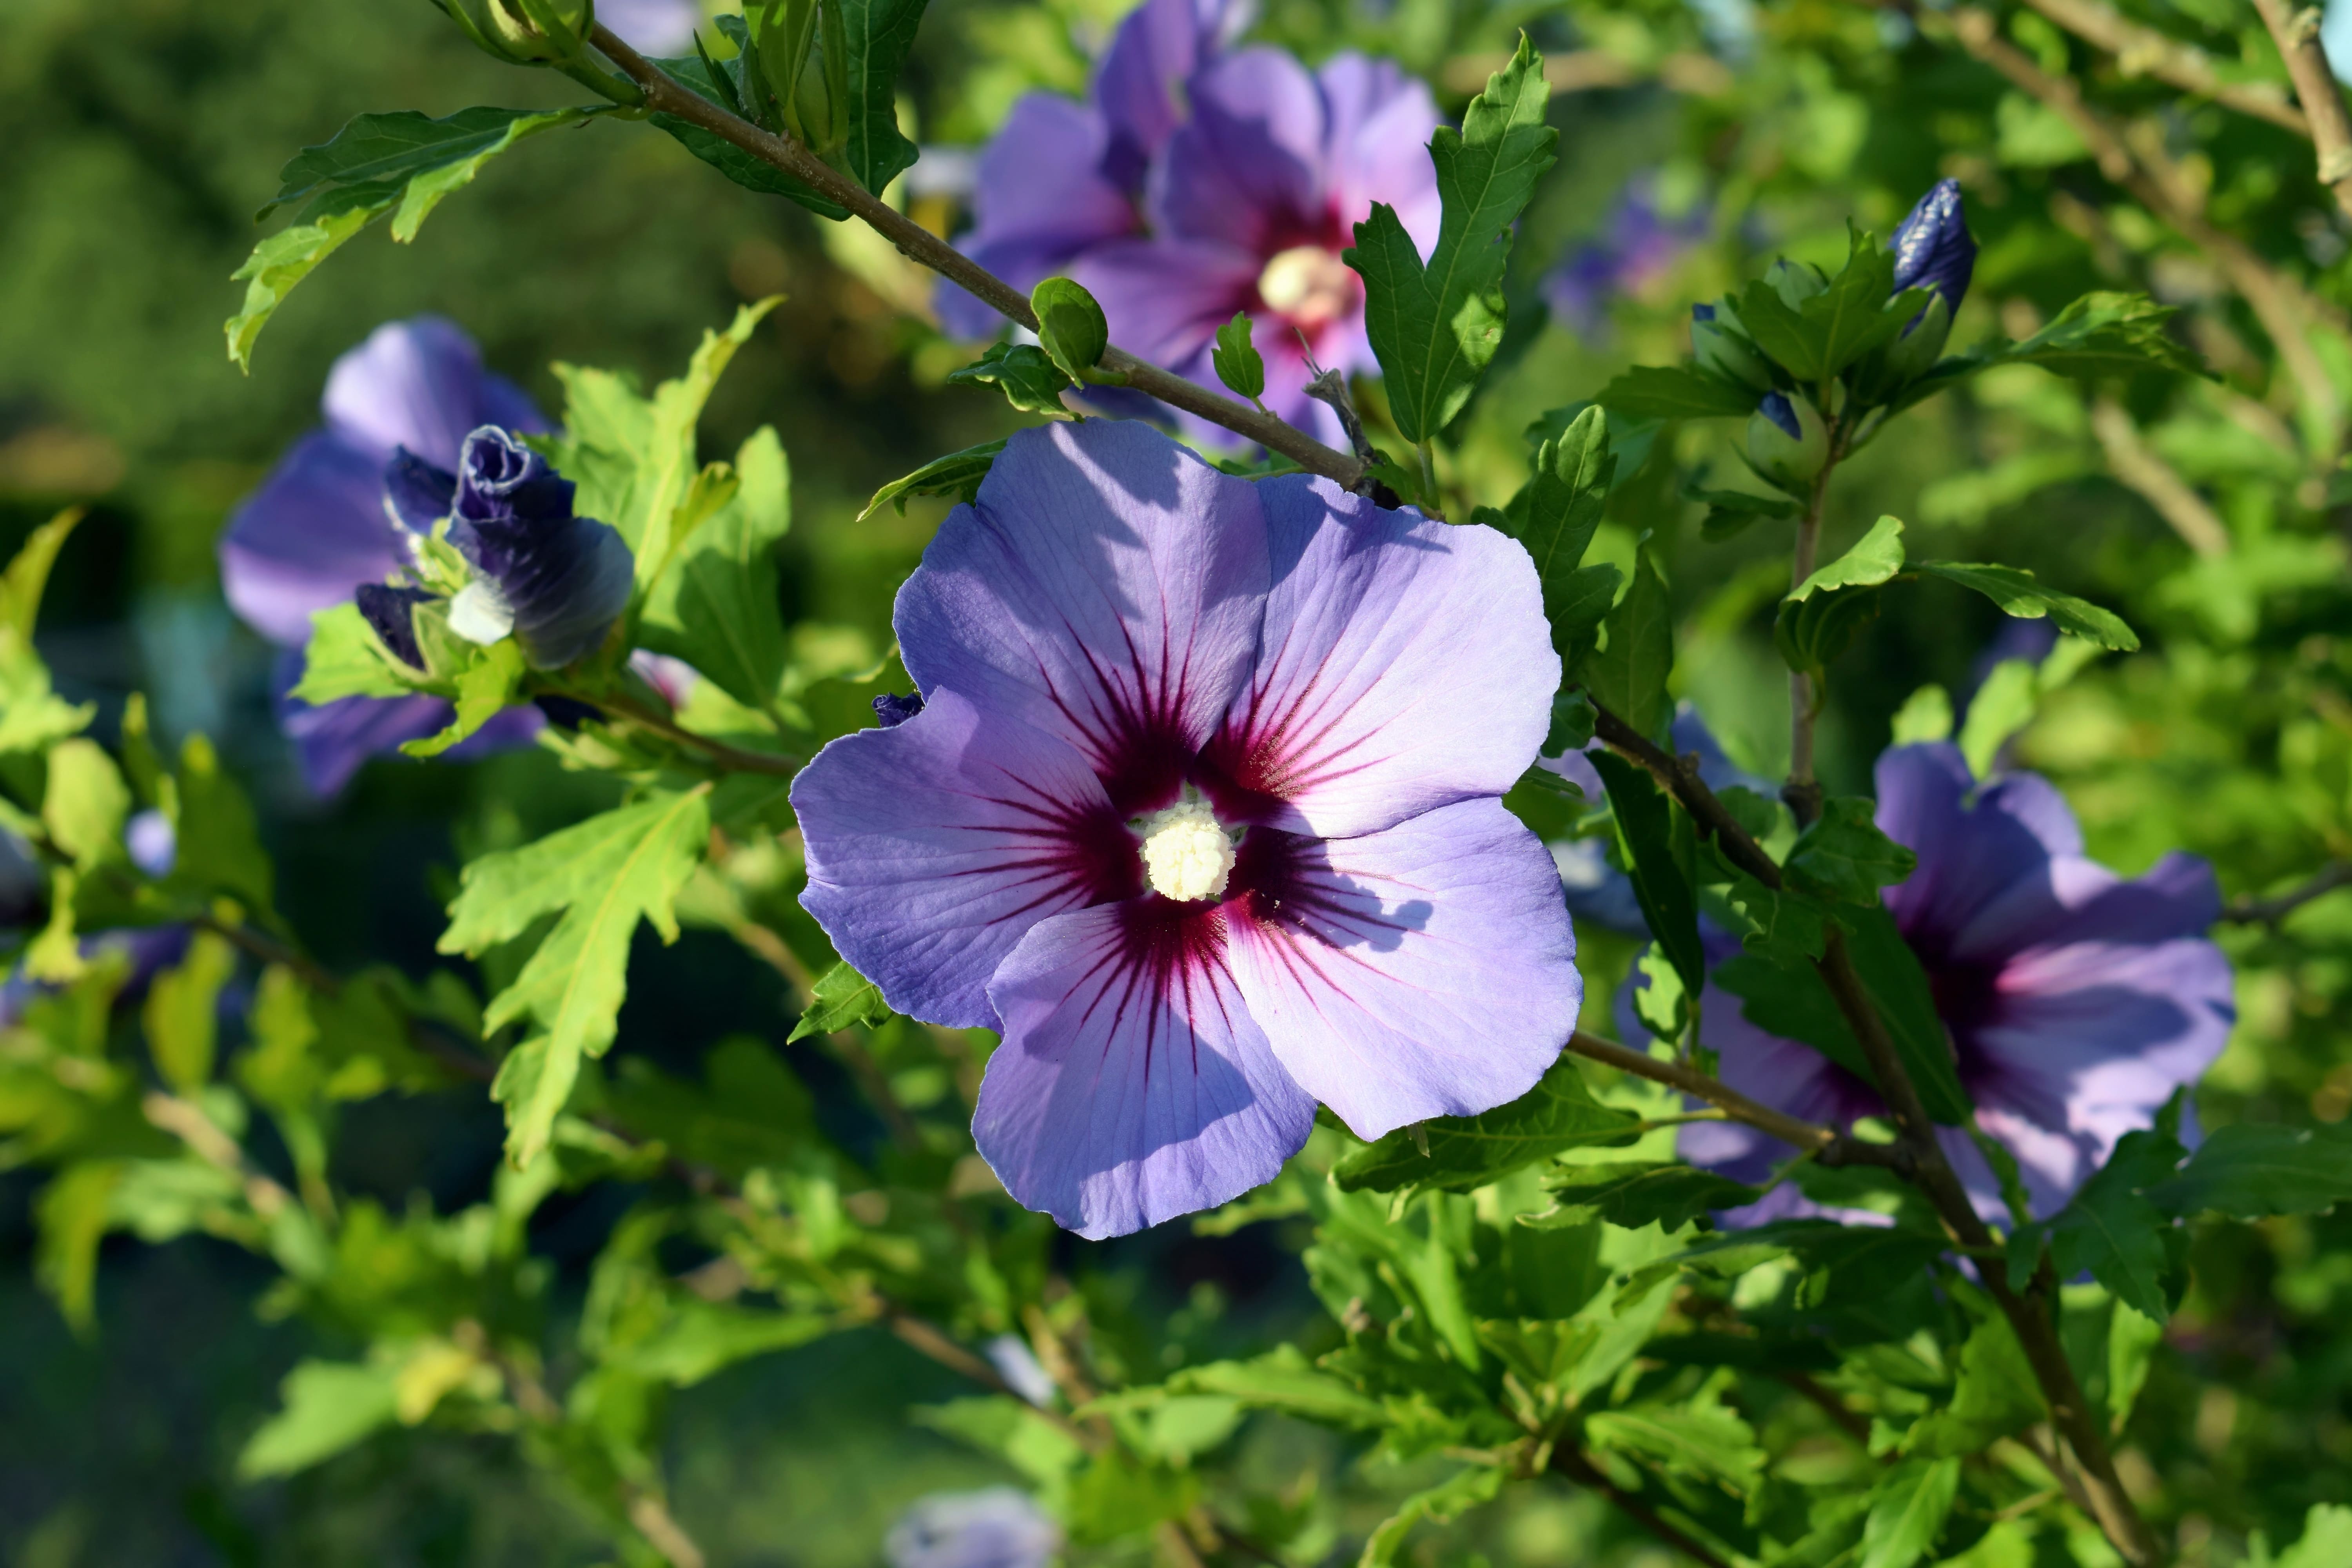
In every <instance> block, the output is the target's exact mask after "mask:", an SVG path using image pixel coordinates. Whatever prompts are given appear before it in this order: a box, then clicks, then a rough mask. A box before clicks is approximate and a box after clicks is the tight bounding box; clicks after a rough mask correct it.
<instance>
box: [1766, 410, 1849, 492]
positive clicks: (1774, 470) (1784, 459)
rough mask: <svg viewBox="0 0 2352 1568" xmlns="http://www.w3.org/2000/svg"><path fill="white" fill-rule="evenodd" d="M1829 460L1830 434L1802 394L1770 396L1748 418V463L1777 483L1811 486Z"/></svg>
mask: <svg viewBox="0 0 2352 1568" xmlns="http://www.w3.org/2000/svg"><path fill="white" fill-rule="evenodd" d="M1829 456H1830V437H1829V431H1828V430H1827V429H1826V428H1824V427H1823V426H1822V416H1821V415H1819V414H1818V413H1816V412H1815V411H1814V409H1813V405H1812V404H1811V402H1810V401H1809V400H1808V399H1807V398H1806V397H1805V395H1804V394H1802V393H1794V394H1791V393H1781V392H1768V393H1766V394H1765V395H1764V400H1763V401H1762V402H1761V403H1759V404H1758V405H1756V412H1755V413H1753V414H1751V415H1749V416H1748V461H1749V462H1751V463H1753V464H1755V465H1756V471H1757V472H1758V473H1760V474H1762V475H1763V476H1764V477H1765V478H1767V479H1771V480H1773V481H1774V482H1775V483H1778V484H1782V485H1787V486H1789V487H1790V488H1791V489H1795V488H1799V487H1801V486H1804V485H1808V484H1811V482H1812V479H1813V476H1814V475H1816V474H1818V473H1820V472H1821V471H1822V464H1823V463H1826V462H1827V461H1829Z"/></svg>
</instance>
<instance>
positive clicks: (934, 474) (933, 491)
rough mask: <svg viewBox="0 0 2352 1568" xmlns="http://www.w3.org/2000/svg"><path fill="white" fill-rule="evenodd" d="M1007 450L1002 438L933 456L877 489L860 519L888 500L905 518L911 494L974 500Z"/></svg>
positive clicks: (865, 517)
mask: <svg viewBox="0 0 2352 1568" xmlns="http://www.w3.org/2000/svg"><path fill="white" fill-rule="evenodd" d="M1003 450H1004V443H1003V440H1001V439H1000V440H995V441H982V443H981V444H980V445H979V446H977V447H965V448H964V449H963V450H962V451H961V452H950V453H949V454H948V455H947V456H946V457H944V458H932V459H931V460H930V461H929V462H928V463H925V464H924V465H923V466H922V467H921V468H917V469H916V470H915V471H914V472H913V473H911V474H908V476H906V477H905V478H904V479H892V480H891V481H890V482H889V483H888V484H887V485H884V486H883V487H882V488H881V489H878V490H876V491H875V492H874V499H873V500H870V501H867V502H866V510H864V511H861V512H859V513H858V514H857V521H860V522H864V521H866V519H867V518H869V517H872V516H873V515H874V514H875V513H876V512H877V511H880V510H882V503H883V502H885V501H888V502H889V503H890V504H891V505H893V506H895V507H897V508H898V515H900V516H901V517H904V516H905V515H906V513H907V498H908V497H909V496H953V497H955V499H956V500H959V501H970V500H971V499H972V498H973V497H975V496H977V495H979V494H980V481H981V480H982V479H986V478H988V470H989V469H990V468H992V467H993V466H994V465H995V462H996V458H997V454H999V453H1000V452H1003Z"/></svg>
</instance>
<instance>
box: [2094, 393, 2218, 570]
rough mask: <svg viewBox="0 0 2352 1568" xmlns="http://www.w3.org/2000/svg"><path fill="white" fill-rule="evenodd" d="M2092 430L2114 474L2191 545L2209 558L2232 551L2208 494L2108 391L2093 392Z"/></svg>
mask: <svg viewBox="0 0 2352 1568" xmlns="http://www.w3.org/2000/svg"><path fill="white" fill-rule="evenodd" d="M2091 432H2092V434H2093V435H2095V436H2096V437H2098V438H2099V445H2100V447H2102V448H2104V449H2105V452H2106V454H2107V467H2109V468H2113V469H2114V470H2115V473H2116V478H2117V479H2121V480H2122V481H2123V482H2124V483H2125V484H2126V485H2128V486H2130V487H2131V488H2132V489H2135V490H2137V491H2138V492H2139V495H2140V499H2141V500H2145V501H2147V504H2148V505H2150V506H2152V507H2154V508H2155V509H2156V514H2157V515H2158V517H2160V518H2162V519H2164V521H2166V522H2168V523H2170V524H2171V525H2172V531H2173V532H2175V533H2177V534H2179V535H2180V537H2181V540H2182V542H2184V543H2186V544H2187V545H2188V546H2189V549H2191V550H2194V551H2195V552H2197V553H2198V554H2199V555H2200V556H2201V557H2202V558H2204V559H2205V560H2208V561H2212V560H2217V559H2219V558H2220V557H2221V556H2224V555H2227V554H2228V553H2229V552H2230V533H2229V530H2227V529H2226V528H2224V527H2223V526H2222V525H2221V519H2220V518H2219V517H2217V516H2215V515H2214V512H2213V509H2212V508H2211V507H2210V506H2207V505H2206V504H2205V498H2204V497H2203V496H2200V495H2199V494H2198V493H2197V492H2196V491H2195V490H2193V489H2190V488H2189V481H2188V480H2186V479H2182V478H2181V477H2180V475H2179V472H2178V471H2176V470H2175V469H2174V468H2173V467H2172V465H2171V464H2169V463H2168V462H2166V461H2165V460H2164V459H2163V458H2159V457H2158V456H2157V455H2156V453H2155V452H2153V451H2152V450H2150V449H2149V447H2148V445H2147V442H2145V441H2143V440H2141V439H2140V435H2139V426H2137V425H2135V424H2134V423H2132V416H2130V414H2128V413H2126V411H2125V409H2124V405H2122V404H2120V403H2117V402H2116V400H2115V399H2114V398H2112V397H2108V396H2105V395H2102V396H2098V397H2095V398H2093V399H2092V400H2091Z"/></svg>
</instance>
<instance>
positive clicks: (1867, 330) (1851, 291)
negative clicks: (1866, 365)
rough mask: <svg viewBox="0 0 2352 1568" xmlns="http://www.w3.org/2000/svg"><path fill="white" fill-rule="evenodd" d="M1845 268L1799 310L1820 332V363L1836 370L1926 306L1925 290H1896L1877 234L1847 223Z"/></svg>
mask: <svg viewBox="0 0 2352 1568" xmlns="http://www.w3.org/2000/svg"><path fill="white" fill-rule="evenodd" d="M1846 235H1847V252H1846V264H1845V267H1844V268H1843V270H1842V271H1840V272H1839V273H1838V275H1837V276H1836V277H1835V278H1832V279H1830V285H1829V287H1828V288H1826V289H1822V291H1821V292H1820V293H1818V294H1816V295H1814V296H1813V297H1812V298H1811V299H1810V300H1806V301H1805V302H1804V304H1803V305H1802V306H1801V307H1800V311H1799V313H1800V314H1801V316H1802V317H1803V318H1804V320H1805V322H1806V324H1807V325H1808V326H1809V327H1812V328H1815V329H1818V331H1820V334H1821V366H1822V374H1824V375H1835V374H1838V372H1840V371H1842V370H1843V369H1845V368H1846V367H1847V366H1848V365H1850V364H1852V363H1854V362H1855V361H1856V360H1858V359H1860V358H1862V357H1863V356H1864V354H1866V353H1870V352H1871V351H1872V350H1873V349H1875V348H1877V347H1879V346H1880V345H1881V344H1883V343H1886V342H1892V341H1893V340H1894V338H1895V334H1896V333H1897V332H1900V331H1902V330H1903V328H1904V326H1905V324H1906V323H1907V322H1908V321H1910V320H1911V319H1912V318H1913V317H1914V316H1916V315H1917V314H1918V313H1919V312H1920V310H1923V309H1925V308H1926V306H1927V300H1928V299H1929V295H1928V294H1927V291H1926V290H1924V289H1905V290H1904V291H1903V292H1902V293H1901V294H1899V295H1898V294H1896V293H1895V253H1894V252H1893V251H1891V250H1888V249H1885V247H1882V246H1881V245H1880V244H1879V243H1878V237H1877V236H1875V235H1874V234H1871V233H1869V232H1868V231H1866V230H1864V229H1857V228H1854V227H1853V226H1851V225H1849V226H1848V227H1847V230H1846Z"/></svg>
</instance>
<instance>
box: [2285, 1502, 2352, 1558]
mask: <svg viewBox="0 0 2352 1568" xmlns="http://www.w3.org/2000/svg"><path fill="white" fill-rule="evenodd" d="M2345 1563H2352V1508H2347V1507H2345V1506H2344V1505H2343V1504H2341V1503H2325V1502H2323V1503H2314V1504H2313V1505H2312V1508H2311V1511H2310V1512H2309V1513H2307V1514H2305V1515H2304V1519H2303V1539H2301V1540H2300V1541H2297V1542H2295V1543H2294V1545H2293V1546H2290V1547H2288V1548H2287V1549H2286V1550H2285V1551H2284V1552H2280V1553H2279V1555H2278V1560H2277V1561H2276V1562H2275V1563H2273V1564H2272V1565H2271V1568H2343V1564H2345Z"/></svg>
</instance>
